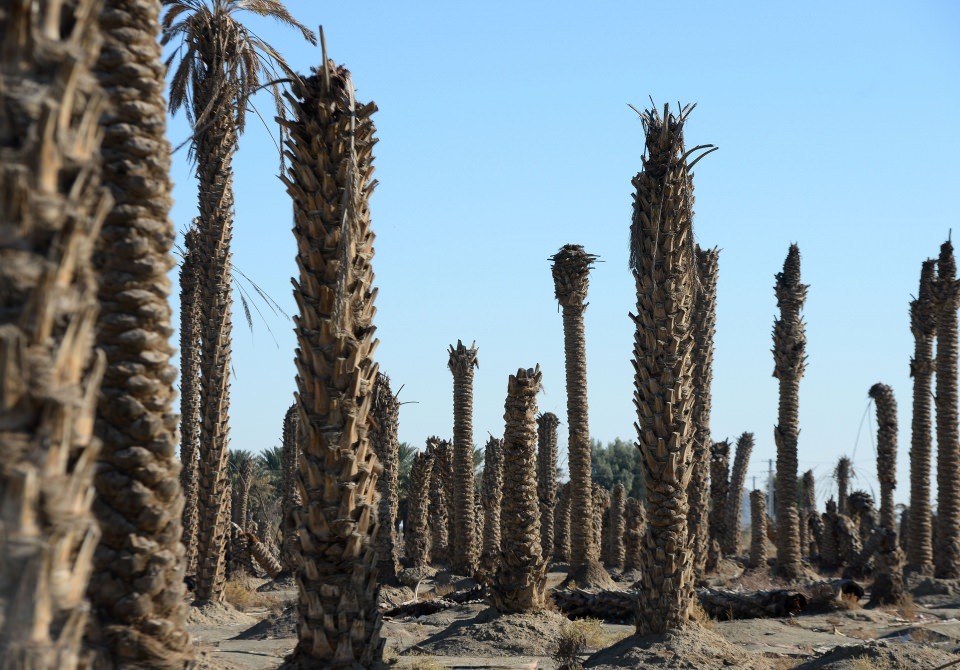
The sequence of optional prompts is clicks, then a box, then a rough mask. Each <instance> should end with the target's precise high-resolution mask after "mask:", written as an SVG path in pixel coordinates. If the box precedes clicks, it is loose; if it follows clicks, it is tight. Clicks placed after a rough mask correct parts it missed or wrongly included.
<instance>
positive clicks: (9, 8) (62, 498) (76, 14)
mask: <svg viewBox="0 0 960 670" xmlns="http://www.w3.org/2000/svg"><path fill="white" fill-rule="evenodd" d="M100 7H101V3H99V2H88V1H84V0H74V1H71V0H67V1H63V0H59V1H56V2H54V1H52V0H33V1H32V2H31V1H28V0H16V1H15V2H7V3H4V8H3V9H2V10H0V51H2V58H0V91H2V93H0V100H2V102H0V105H2V108H3V112H2V113H0V519H3V521H2V525H3V530H2V532H0V612H2V615H0V649H2V650H3V654H2V658H0V665H2V666H3V667H5V668H31V669H33V668H37V669H40V668H44V669H46V668H50V669H52V668H58V669H59V668H64V669H66V670H72V669H73V668H75V667H76V666H77V662H78V653H79V650H80V640H81V636H82V635H83V633H84V627H85V624H86V621H87V616H88V612H89V605H88V603H87V601H86V595H85V594H86V590H87V582H88V579H89V578H90V572H91V569H92V565H93V563H92V558H93V552H94V548H95V547H96V546H97V541H98V539H99V538H100V529H99V527H98V524H97V521H96V519H95V518H94V516H93V514H92V513H91V511H90V502H91V500H92V499H93V474H94V469H95V467H96V459H97V453H98V452H99V450H100V442H99V440H98V439H97V438H96V437H95V436H94V435H93V426H94V417H95V413H96V409H97V393H98V392H99V389H100V379H101V376H102V374H103V370H104V367H105V361H104V357H103V355H102V354H96V355H95V354H94V353H93V344H94V329H95V324H96V319H97V285H96V276H95V274H94V271H93V264H92V262H91V257H90V254H91V251H92V250H93V245H94V243H95V241H96V239H97V235H98V234H99V231H100V226H101V223H102V222H103V219H104V216H105V215H106V214H107V211H108V210H109V208H110V205H111V199H110V196H109V194H108V193H107V192H106V190H105V189H103V188H101V186H100V171H101V161H100V128H99V122H100V113H101V110H103V109H104V98H103V96H102V94H101V93H100V92H99V90H98V86H97V82H96V80H95V79H94V77H93V76H92V75H91V67H92V66H93V64H94V63H95V62H96V60H97V55H98V53H99V51H100V33H99V30H98V28H97V16H98V13H99V11H100ZM178 512H179V510H178Z"/></svg>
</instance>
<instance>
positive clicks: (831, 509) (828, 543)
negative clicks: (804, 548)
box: [820, 499, 840, 570]
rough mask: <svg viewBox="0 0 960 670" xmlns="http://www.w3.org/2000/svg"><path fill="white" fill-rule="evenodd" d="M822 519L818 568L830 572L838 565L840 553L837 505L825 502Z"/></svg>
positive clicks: (834, 502) (831, 501)
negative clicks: (825, 509)
mask: <svg viewBox="0 0 960 670" xmlns="http://www.w3.org/2000/svg"><path fill="white" fill-rule="evenodd" d="M821 518H822V519H823V536H822V537H821V539H820V567H822V568H823V569H825V570H832V569H834V568H836V567H837V566H838V565H840V551H839V548H838V546H837V503H836V501H834V500H832V499H831V500H828V501H827V511H826V512H824V513H823V515H822V516H821Z"/></svg>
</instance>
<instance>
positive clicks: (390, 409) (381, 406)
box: [370, 373, 400, 580]
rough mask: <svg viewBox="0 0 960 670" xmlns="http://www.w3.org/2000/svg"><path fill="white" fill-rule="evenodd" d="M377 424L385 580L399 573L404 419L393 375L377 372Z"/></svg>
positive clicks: (373, 434)
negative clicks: (400, 436)
mask: <svg viewBox="0 0 960 670" xmlns="http://www.w3.org/2000/svg"><path fill="white" fill-rule="evenodd" d="M371 411H372V413H373V420H374V424H373V427H372V428H371V430H370V444H371V445H372V446H373V449H374V451H375V452H376V453H377V457H378V458H379V459H380V462H381V463H382V464H383V475H382V476H381V477H380V479H379V480H378V481H377V486H378V488H379V491H380V511H379V514H380V526H379V529H378V531H377V569H378V571H379V574H380V579H381V580H386V579H392V578H394V577H396V576H397V568H398V561H399V552H398V547H397V527H396V523H395V522H396V519H397V509H398V508H399V506H400V501H399V500H398V498H397V476H398V471H397V445H398V444H399V441H398V440H397V429H398V428H399V422H400V403H399V401H398V400H397V398H396V396H394V395H393V391H391V390H390V378H389V377H387V375H385V374H382V373H381V374H378V375H377V383H376V385H375V386H374V387H373V409H372V410H371Z"/></svg>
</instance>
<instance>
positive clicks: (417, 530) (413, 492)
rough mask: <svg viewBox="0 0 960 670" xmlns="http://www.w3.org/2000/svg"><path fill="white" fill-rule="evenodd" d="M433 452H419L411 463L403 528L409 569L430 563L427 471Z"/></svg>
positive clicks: (429, 472)
mask: <svg viewBox="0 0 960 670" xmlns="http://www.w3.org/2000/svg"><path fill="white" fill-rule="evenodd" d="M432 472H433V453H432V452H431V451H430V450H426V451H418V452H417V453H416V454H415V455H414V457H413V463H412V464H411V466H410V483H409V485H408V488H407V520H406V522H405V523H404V528H403V540H404V550H405V553H406V555H407V562H408V563H409V565H410V567H411V568H422V567H425V566H427V565H428V564H429V563H430V474H431V473H432Z"/></svg>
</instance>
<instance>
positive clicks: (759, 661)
mask: <svg viewBox="0 0 960 670" xmlns="http://www.w3.org/2000/svg"><path fill="white" fill-rule="evenodd" d="M584 665H585V667H587V668H600V669H604V670H605V669H606V668H648V667H656V668H688V669H690V670H727V669H728V668H742V669H743V670H768V669H769V668H770V667H771V666H770V663H769V662H767V661H766V660H765V659H763V658H761V657H758V656H756V655H754V654H749V653H747V652H744V651H741V650H740V649H739V648H737V647H735V646H734V645H732V644H730V643H729V642H727V641H726V640H725V639H723V638H722V637H720V636H719V635H718V634H717V633H715V632H713V631H711V630H707V629H706V628H703V627H701V626H697V625H691V626H687V627H685V628H684V629H683V630H681V631H676V632H672V633H667V634H666V635H648V636H643V637H641V636H639V635H631V636H630V637H628V638H626V639H624V640H621V641H620V642H618V643H616V644H615V645H613V646H611V647H608V648H607V649H602V650H600V651H598V652H597V653H595V654H593V655H592V656H591V657H590V658H589V659H587V662H586V663H585V664H584Z"/></svg>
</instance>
